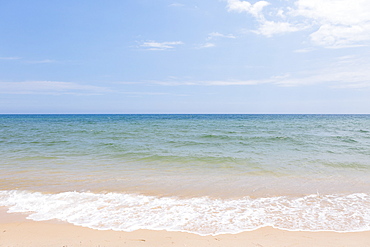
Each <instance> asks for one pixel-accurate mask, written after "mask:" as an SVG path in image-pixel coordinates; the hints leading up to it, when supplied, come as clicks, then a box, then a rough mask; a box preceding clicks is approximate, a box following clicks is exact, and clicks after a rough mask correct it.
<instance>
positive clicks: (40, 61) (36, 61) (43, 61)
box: [27, 59, 57, 64]
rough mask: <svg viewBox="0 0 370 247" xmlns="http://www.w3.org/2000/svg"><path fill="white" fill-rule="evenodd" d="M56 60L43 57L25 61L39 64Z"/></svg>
mask: <svg viewBox="0 0 370 247" xmlns="http://www.w3.org/2000/svg"><path fill="white" fill-rule="evenodd" d="M56 62H57V61H55V60H51V59H43V60H34V61H27V63H31V64H41V63H56Z"/></svg>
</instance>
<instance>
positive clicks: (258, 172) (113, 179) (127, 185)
mask: <svg viewBox="0 0 370 247" xmlns="http://www.w3.org/2000/svg"><path fill="white" fill-rule="evenodd" d="M0 150H1V153H0V160H1V163H0V192H1V193H0V206H1V205H3V206H6V207H8V208H9V210H10V211H11V212H27V213H29V214H30V216H29V217H30V218H32V219H34V220H45V219H51V218H56V219H60V220H65V221H68V222H71V223H74V224H76V225H85V226H88V227H91V228H97V229H115V230H126V231H129V230H135V229H165V230H177V231H189V232H195V233H198V234H219V233H226V232H232V233H234V232H240V231H246V230H251V229H256V228H259V227H263V226H266V225H270V226H274V227H276V228H282V229H288V230H311V231H315V230H333V231H359V230H370V198H369V195H370V115H0ZM41 205H42V206H41ZM77 205H78V206H77ZM41 208H42V210H41ZM90 214H91V216H90V217H88V216H87V215H90ZM140 215H141V216H140ZM158 219H161V220H158ZM166 219H167V220H166ZM195 219H198V221H199V222H198V221H197V220H195ZM162 221H163V222H162Z"/></svg>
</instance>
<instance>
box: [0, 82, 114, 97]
mask: <svg viewBox="0 0 370 247" xmlns="http://www.w3.org/2000/svg"><path fill="white" fill-rule="evenodd" d="M106 92H112V90H110V89H108V88H105V87H98V86H91V85H84V84H78V83H73V82H60V81H24V82H0V94H51V95H59V94H102V93H106Z"/></svg>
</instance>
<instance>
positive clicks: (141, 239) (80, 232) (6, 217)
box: [0, 208, 370, 247]
mask: <svg viewBox="0 0 370 247" xmlns="http://www.w3.org/2000/svg"><path fill="white" fill-rule="evenodd" d="M25 217H26V215H24V214H18V213H6V208H0V246H9V247H10V246H27V247H32V246H35V247H36V246H37V247H38V246H51V247H53V246H58V247H60V246H65V247H70V246H100V247H103V246H109V247H110V246H133V247H136V246H144V247H145V246H148V247H149V246H150V247H156V246H158V247H165V246H174V247H180V246H197V247H205V246H220V247H221V246H222V247H223V246H225V247H229V246H230V247H238V246H243V247H245V246H263V247H268V246H271V247H280V246H281V247H282V246H301V247H309V246H323V247H324V246H325V247H326V246H328V247H334V246H335V247H337V246H353V247H355V246H356V247H358V246H370V244H369V243H370V231H366V232H349V233H337V232H306V231H284V230H278V229H274V228H272V227H264V228H260V229H257V230H254V231H248V232H242V233H238V234H221V235H216V236H200V235H197V234H192V233H185V232H168V231H154V230H137V231H133V232H123V231H112V230H94V229H90V228H86V227H81V226H74V225H72V224H69V223H65V222H60V221H57V220H51V221H39V222H37V221H32V220H27V219H26V218H25Z"/></svg>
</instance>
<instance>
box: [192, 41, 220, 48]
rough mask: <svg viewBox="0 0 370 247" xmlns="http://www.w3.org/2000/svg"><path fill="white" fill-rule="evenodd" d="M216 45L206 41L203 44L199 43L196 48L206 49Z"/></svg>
mask: <svg viewBox="0 0 370 247" xmlns="http://www.w3.org/2000/svg"><path fill="white" fill-rule="evenodd" d="M215 46H216V45H215V44H214V43H209V42H207V43H205V44H202V45H199V46H197V47H196V48H197V49H204V48H212V47H215Z"/></svg>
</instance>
